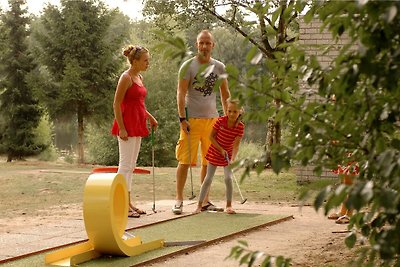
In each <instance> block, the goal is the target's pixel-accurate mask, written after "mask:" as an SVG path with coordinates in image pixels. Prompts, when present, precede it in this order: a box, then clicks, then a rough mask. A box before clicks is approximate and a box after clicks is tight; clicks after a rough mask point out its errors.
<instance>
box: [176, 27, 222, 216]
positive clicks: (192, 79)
mask: <svg viewBox="0 0 400 267" xmlns="http://www.w3.org/2000/svg"><path fill="white" fill-rule="evenodd" d="M214 45H215V43H214V39H213V36H212V34H211V33H210V32H209V31H208V30H203V31H201V32H200V33H199V34H198V35H197V40H196V47H197V55H196V56H195V57H193V58H191V59H189V60H187V61H185V62H184V63H183V64H182V66H181V68H180V70H179V80H178V88H177V105H178V115H179V120H180V137H179V141H178V144H177V146H176V158H177V160H178V162H179V163H178V167H177V169H176V203H175V205H174V206H173V208H172V211H173V213H175V214H181V213H182V209H183V189H184V187H185V183H186V178H187V173H188V169H189V167H190V164H195V163H196V161H197V151H198V147H199V144H200V145H201V173H200V180H201V182H203V180H204V178H205V176H206V173H207V160H206V159H205V155H206V154H207V150H208V147H209V146H210V144H211V141H210V139H209V137H210V133H211V131H212V127H213V124H214V122H215V120H216V118H217V117H218V116H219V115H218V111H217V101H216V94H215V92H214V86H215V85H216V83H217V82H218V83H219V90H220V97H221V103H222V107H223V110H224V113H226V100H227V99H228V98H229V96H230V92H229V88H228V81H227V79H226V72H225V65H224V64H223V63H222V62H220V61H218V60H215V59H213V58H212V57H211V52H212V50H213V48H214ZM185 106H186V108H187V112H188V118H189V119H187V118H186V112H185ZM189 143H190V152H189ZM189 155H190V157H191V159H190V160H189ZM202 210H213V211H223V209H222V208H217V207H216V206H215V205H213V204H212V203H211V202H210V201H209V199H208V194H207V196H206V198H205V199H204V202H203V206H202Z"/></svg>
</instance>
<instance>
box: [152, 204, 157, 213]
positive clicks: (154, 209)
mask: <svg viewBox="0 0 400 267" xmlns="http://www.w3.org/2000/svg"><path fill="white" fill-rule="evenodd" d="M152 210H153V212H154V213H157V211H156V206H155V205H153V208H152Z"/></svg>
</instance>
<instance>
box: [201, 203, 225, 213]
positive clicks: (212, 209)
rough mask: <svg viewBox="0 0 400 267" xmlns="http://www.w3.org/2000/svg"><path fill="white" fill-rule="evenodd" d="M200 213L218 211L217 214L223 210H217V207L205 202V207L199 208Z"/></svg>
mask: <svg viewBox="0 0 400 267" xmlns="http://www.w3.org/2000/svg"><path fill="white" fill-rule="evenodd" d="M201 211H219V212H222V211H224V208H219V207H217V206H215V205H214V204H213V203H211V202H207V204H206V205H205V206H203V207H201Z"/></svg>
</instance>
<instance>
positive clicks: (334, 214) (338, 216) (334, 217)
mask: <svg viewBox="0 0 400 267" xmlns="http://www.w3.org/2000/svg"><path fill="white" fill-rule="evenodd" d="M341 216H343V215H342V214H340V213H339V212H335V213H332V214H330V215H329V216H328V219H329V220H337V219H339V218H340V217H341Z"/></svg>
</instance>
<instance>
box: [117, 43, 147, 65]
mask: <svg viewBox="0 0 400 267" xmlns="http://www.w3.org/2000/svg"><path fill="white" fill-rule="evenodd" d="M148 52H149V50H148V49H147V48H146V47H143V46H139V45H128V46H127V47H126V48H125V49H124V51H123V52H122V54H123V55H124V56H126V57H127V58H128V61H129V63H130V64H132V62H133V60H134V59H140V57H141V56H142V54H143V53H148Z"/></svg>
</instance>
